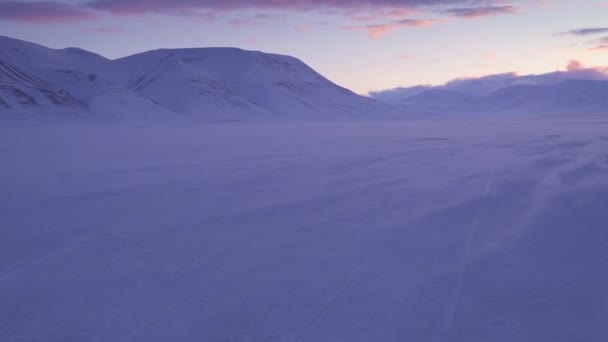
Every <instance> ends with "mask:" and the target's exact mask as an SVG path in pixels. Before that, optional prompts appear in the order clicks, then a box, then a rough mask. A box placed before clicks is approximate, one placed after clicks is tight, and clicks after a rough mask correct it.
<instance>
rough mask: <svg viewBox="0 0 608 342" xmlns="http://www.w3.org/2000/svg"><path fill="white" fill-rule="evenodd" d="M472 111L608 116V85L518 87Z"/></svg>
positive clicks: (478, 104) (580, 83)
mask: <svg viewBox="0 0 608 342" xmlns="http://www.w3.org/2000/svg"><path fill="white" fill-rule="evenodd" d="M468 108H470V109H471V110H472V111H473V112H481V113H483V112H487V113H523V114H528V113H537V114H608V82H607V81H590V80H567V81H563V82H560V83H557V84H551V85H546V86H534V85H514V86H510V87H506V88H502V89H499V90H497V91H496V92H494V93H492V94H490V95H487V96H485V97H483V98H481V99H479V100H478V101H476V102H474V103H473V104H472V106H469V107H468Z"/></svg>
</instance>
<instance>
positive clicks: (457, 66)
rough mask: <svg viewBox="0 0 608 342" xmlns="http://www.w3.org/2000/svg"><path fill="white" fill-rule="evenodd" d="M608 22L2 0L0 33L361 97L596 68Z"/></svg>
mask: <svg viewBox="0 0 608 342" xmlns="http://www.w3.org/2000/svg"><path fill="white" fill-rule="evenodd" d="M583 3H584V4H583ZM607 16H608V7H606V2H605V1H603V0H597V1H596V0H589V1H584V2H582V1H573V0H551V1H547V0H371V1H370V0H298V1H287V0H173V1H165V0H80V1H78V0H75V1H74V0H72V1H67V0H66V1H61V0H56V1H16V0H12V1H4V0H0V34H2V35H7V36H11V37H15V38H21V39H26V40H30V41H34V42H38V43H41V44H43V45H49V46H51V47H65V46H79V47H82V48H85V49H89V50H93V51H94V52H97V53H101V54H102V55H106V56H108V57H111V58H116V57H121V56H124V55H127V54H131V53H135V52H141V51H143V50H148V49H155V48H160V47H194V46H237V47H243V48H247V49H259V50H263V51H267V52H277V53H283V54H290V55H294V56H296V57H298V58H301V59H303V60H304V61H305V62H307V63H309V64H311V66H313V67H315V68H316V69H318V70H319V71H321V72H322V73H323V74H325V75H327V76H328V77H329V78H330V79H332V80H334V81H337V82H338V83H340V84H342V85H344V86H347V87H350V88H352V89H354V90H355V91H358V92H367V91H369V90H373V89H382V88H391V87H396V86H401V85H412V84H418V83H441V82H445V81H447V80H449V79H452V78H457V77H462V76H481V75H478V74H477V73H478V72H479V71H480V70H483V71H484V72H486V73H500V72H504V71H511V70H518V71H520V72H524V73H526V72H529V73H541V72H550V71H554V70H556V69H558V68H559V67H560V66H562V65H564V63H565V62H567V61H568V60H570V59H576V60H582V61H584V62H585V64H587V65H599V64H601V63H602V62H603V60H605V58H606V55H607V51H608V28H607V27H605V24H606V23H605V18H606V17H607ZM252 37H255V38H252ZM403 51H407V54H405V53H404V52H403ZM395 56H400V58H397V59H396V58H395ZM404 56H406V57H404ZM411 56H416V57H415V58H413V57H411ZM488 56H492V58H488ZM482 66H483V68H482V69H480V67H482ZM353 71H356V72H353Z"/></svg>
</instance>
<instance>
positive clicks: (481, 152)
mask: <svg viewBox="0 0 608 342" xmlns="http://www.w3.org/2000/svg"><path fill="white" fill-rule="evenodd" d="M0 161H1V162H0V189H1V192H2V196H0V294H1V295H0V341H11V342H13V341H19V342H34V341H62V342H66V341H78V342H80V341H91V342H92V341H112V342H116V341H146V342H150V341H260V342H261V341H302V342H305V341H314V342H320V341H321V342H322V341H349V342H350V341H417V342H423V341H450V342H476V341H484V342H485V341H492V342H501V341H518V342H526V341H530V342H538V341H552V342H559V341H563V342H572V341H602V340H604V339H605V337H606V336H608V326H607V325H606V318H607V317H608V271H607V270H608V252H607V250H608V211H607V210H606V203H608V120H606V119H605V118H601V117H588V116H587V117H582V116H581V117H564V118H528V119H477V120H472V119H467V120H464V119H463V120H459V121H448V120H442V121H434V122H433V121H430V120H411V121H408V122H360V123H298V124H296V123H274V124H254V123H249V124H241V123H231V124H229V123H224V124H182V123H176V122H173V123H164V124H160V123H147V124H125V123H116V122H114V123H100V122H97V123H92V122H88V123H77V122H72V123H58V122H55V123H33V122H25V123H15V122H13V123H2V125H0Z"/></svg>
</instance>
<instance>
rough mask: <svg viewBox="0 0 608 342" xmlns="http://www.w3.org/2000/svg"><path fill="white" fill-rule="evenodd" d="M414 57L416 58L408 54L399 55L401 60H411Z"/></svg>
mask: <svg viewBox="0 0 608 342" xmlns="http://www.w3.org/2000/svg"><path fill="white" fill-rule="evenodd" d="M412 57H414V56H413V55H411V54H409V53H407V52H402V53H400V54H399V58H401V59H410V58H412Z"/></svg>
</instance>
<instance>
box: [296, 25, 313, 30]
mask: <svg viewBox="0 0 608 342" xmlns="http://www.w3.org/2000/svg"><path fill="white" fill-rule="evenodd" d="M293 29H294V31H298V32H307V31H312V26H311V25H298V26H296V27H294V28H293Z"/></svg>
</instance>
